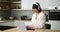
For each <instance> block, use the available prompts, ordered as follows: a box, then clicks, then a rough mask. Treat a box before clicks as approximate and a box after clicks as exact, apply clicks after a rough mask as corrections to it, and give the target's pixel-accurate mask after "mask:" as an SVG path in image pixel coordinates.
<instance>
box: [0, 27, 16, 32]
mask: <svg viewBox="0 0 60 32" xmlns="http://www.w3.org/2000/svg"><path fill="white" fill-rule="evenodd" d="M12 28H16V27H13V26H0V30H2V31H3V30H8V29H12Z"/></svg>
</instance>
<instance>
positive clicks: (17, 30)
mask: <svg viewBox="0 0 60 32" xmlns="http://www.w3.org/2000/svg"><path fill="white" fill-rule="evenodd" d="M0 32H60V30H48V29H36V30H35V31H32V30H29V31H27V30H20V29H17V28H13V29H9V30H4V31H0Z"/></svg>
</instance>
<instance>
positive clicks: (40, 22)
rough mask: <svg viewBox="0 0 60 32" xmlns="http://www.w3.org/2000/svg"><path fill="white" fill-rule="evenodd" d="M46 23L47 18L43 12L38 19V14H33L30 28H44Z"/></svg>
mask: <svg viewBox="0 0 60 32" xmlns="http://www.w3.org/2000/svg"><path fill="white" fill-rule="evenodd" d="M45 22H46V17H45V14H44V13H43V12H40V13H39V14H38V16H37V18H36V13H34V14H33V16H32V20H31V22H30V23H29V24H28V26H29V25H30V26H32V27H34V28H43V27H44V24H45Z"/></svg>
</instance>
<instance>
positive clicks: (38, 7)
mask: <svg viewBox="0 0 60 32" xmlns="http://www.w3.org/2000/svg"><path fill="white" fill-rule="evenodd" d="M35 4H36V5H37V6H38V9H39V10H40V4H39V3H38V2H36V3H35Z"/></svg>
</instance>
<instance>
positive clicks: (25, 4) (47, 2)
mask: <svg viewBox="0 0 60 32" xmlns="http://www.w3.org/2000/svg"><path fill="white" fill-rule="evenodd" d="M35 2H39V3H40V5H41V7H42V8H43V9H46V8H49V7H51V8H54V7H60V4H59V3H60V0H22V9H32V8H31V7H32V4H33V3H35Z"/></svg>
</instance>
